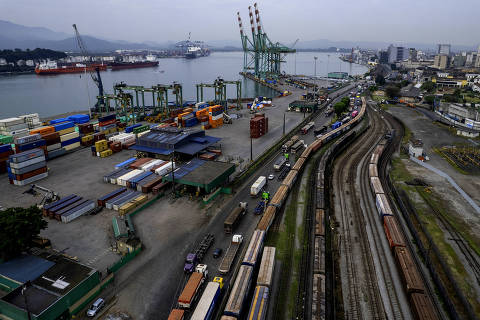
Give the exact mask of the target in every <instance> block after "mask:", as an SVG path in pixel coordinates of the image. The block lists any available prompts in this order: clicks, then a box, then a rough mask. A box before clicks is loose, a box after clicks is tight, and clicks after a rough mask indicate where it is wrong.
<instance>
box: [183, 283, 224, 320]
mask: <svg viewBox="0 0 480 320" xmlns="http://www.w3.org/2000/svg"><path fill="white" fill-rule="evenodd" d="M219 295H220V284H219V283H218V282H213V281H212V282H209V283H208V284H207V287H206V288H205V290H204V291H203V294H202V297H201V298H200V300H199V301H198V304H197V307H196V308H195V312H194V313H193V315H192V317H191V318H190V320H205V319H208V318H207V316H208V315H211V314H212V313H213V308H212V305H214V303H215V302H216V301H217V300H218V299H219V297H218V296H219Z"/></svg>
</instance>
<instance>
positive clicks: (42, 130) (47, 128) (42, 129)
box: [30, 126, 55, 136]
mask: <svg viewBox="0 0 480 320" xmlns="http://www.w3.org/2000/svg"><path fill="white" fill-rule="evenodd" d="M52 132H55V128H54V127H52V126H45V127H40V128H36V129H32V130H30V134H35V133H40V134H41V135H42V136H43V135H44V134H47V133H52Z"/></svg>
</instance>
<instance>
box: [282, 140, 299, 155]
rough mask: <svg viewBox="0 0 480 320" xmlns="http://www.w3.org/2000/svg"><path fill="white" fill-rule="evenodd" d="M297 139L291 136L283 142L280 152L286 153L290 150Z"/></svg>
mask: <svg viewBox="0 0 480 320" xmlns="http://www.w3.org/2000/svg"><path fill="white" fill-rule="evenodd" d="M298 139H299V137H298V136H293V137H292V138H291V139H290V140H288V141H287V142H285V144H283V145H282V151H283V152H284V153H286V152H288V150H290V148H291V147H292V146H293V145H294V144H295V143H296V142H297V141H298Z"/></svg>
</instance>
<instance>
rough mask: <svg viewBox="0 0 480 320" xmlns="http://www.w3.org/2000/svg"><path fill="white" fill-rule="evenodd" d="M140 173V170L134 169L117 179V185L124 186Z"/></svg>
mask: <svg viewBox="0 0 480 320" xmlns="http://www.w3.org/2000/svg"><path fill="white" fill-rule="evenodd" d="M139 173H142V170H138V169H134V170H132V171H130V172H128V173H126V174H124V175H123V176H121V177H119V178H117V184H118V185H120V186H124V187H125V186H126V185H127V180H128V179H130V178H132V177H134V176H136V175H137V174H139Z"/></svg>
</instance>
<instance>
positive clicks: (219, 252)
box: [213, 248, 223, 259]
mask: <svg viewBox="0 0 480 320" xmlns="http://www.w3.org/2000/svg"><path fill="white" fill-rule="evenodd" d="M222 252H223V250H222V248H217V249H215V250H213V257H214V258H215V259H217V258H220V256H221V255H222Z"/></svg>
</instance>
